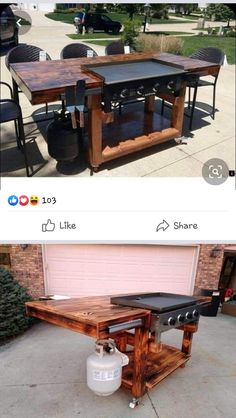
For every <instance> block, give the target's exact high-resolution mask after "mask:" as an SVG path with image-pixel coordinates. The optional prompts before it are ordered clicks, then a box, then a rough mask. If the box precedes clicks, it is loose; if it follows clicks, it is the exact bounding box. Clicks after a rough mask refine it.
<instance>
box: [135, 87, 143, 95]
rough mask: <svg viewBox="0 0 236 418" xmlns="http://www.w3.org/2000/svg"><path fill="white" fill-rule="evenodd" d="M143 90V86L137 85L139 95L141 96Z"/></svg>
mask: <svg viewBox="0 0 236 418" xmlns="http://www.w3.org/2000/svg"><path fill="white" fill-rule="evenodd" d="M144 90H145V89H144V86H139V87H138V88H137V90H136V91H137V94H138V95H139V96H143V94H144Z"/></svg>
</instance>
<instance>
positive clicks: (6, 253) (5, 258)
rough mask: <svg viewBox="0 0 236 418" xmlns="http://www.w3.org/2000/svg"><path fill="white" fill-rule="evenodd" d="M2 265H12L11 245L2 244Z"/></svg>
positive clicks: (0, 252)
mask: <svg viewBox="0 0 236 418" xmlns="http://www.w3.org/2000/svg"><path fill="white" fill-rule="evenodd" d="M0 267H5V268H10V267H11V258H10V245H0Z"/></svg>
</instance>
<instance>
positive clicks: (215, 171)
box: [212, 168, 220, 177]
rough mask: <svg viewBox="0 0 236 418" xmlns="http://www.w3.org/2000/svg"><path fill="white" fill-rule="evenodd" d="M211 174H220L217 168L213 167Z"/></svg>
mask: <svg viewBox="0 0 236 418" xmlns="http://www.w3.org/2000/svg"><path fill="white" fill-rule="evenodd" d="M212 174H214V175H215V176H218V177H219V175H220V173H219V170H218V169H217V168H213V170H212Z"/></svg>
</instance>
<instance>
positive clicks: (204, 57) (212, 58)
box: [161, 47, 225, 131]
mask: <svg viewBox="0 0 236 418" xmlns="http://www.w3.org/2000/svg"><path fill="white" fill-rule="evenodd" d="M224 57H225V55H224V52H223V51H221V50H220V49H218V48H211V47H209V48H201V49H199V50H198V51H196V52H194V53H193V54H192V55H190V57H189V58H193V59H198V60H201V61H208V62H212V63H215V64H217V65H222V64H223V63H224ZM219 71H220V67H219V70H218V71H217V73H216V74H214V75H211V77H213V80H212V81H208V80H204V79H203V78H202V76H201V74H200V78H199V77H197V76H198V74H197V73H192V74H194V75H196V80H195V81H191V82H188V83H187V87H188V88H189V91H188V109H191V110H190V115H186V114H185V116H189V117H190V122H189V130H190V131H191V130H192V124H193V114H194V109H195V104H196V98H197V90H198V87H209V86H212V87H213V103H212V114H211V115H212V118H213V119H215V97H216V83H217V79H218V76H219ZM208 77H209V76H208ZM191 88H193V89H194V92H193V100H192V104H191V106H190V102H191V100H190V99H191ZM164 105H165V101H164V100H162V109H161V114H163V112H164Z"/></svg>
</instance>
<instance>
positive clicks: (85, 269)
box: [44, 244, 198, 297]
mask: <svg viewBox="0 0 236 418" xmlns="http://www.w3.org/2000/svg"><path fill="white" fill-rule="evenodd" d="M197 258H198V247H197V246H159V245H51V244H50V245H45V246H44V266H45V285H46V286H45V287H46V293H48V294H58V295H68V296H71V297H77V296H81V297H83V296H95V295H106V294H118V293H125V292H127V293H133V292H154V291H166V292H172V293H174V292H175V293H181V294H192V292H193V286H194V280H195V270H196V264H197Z"/></svg>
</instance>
